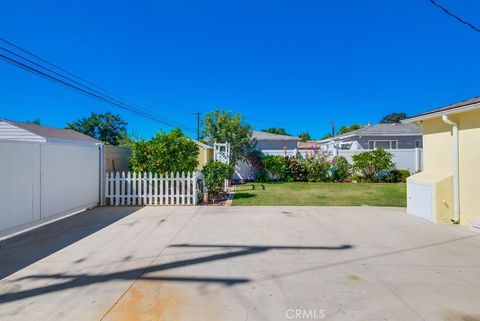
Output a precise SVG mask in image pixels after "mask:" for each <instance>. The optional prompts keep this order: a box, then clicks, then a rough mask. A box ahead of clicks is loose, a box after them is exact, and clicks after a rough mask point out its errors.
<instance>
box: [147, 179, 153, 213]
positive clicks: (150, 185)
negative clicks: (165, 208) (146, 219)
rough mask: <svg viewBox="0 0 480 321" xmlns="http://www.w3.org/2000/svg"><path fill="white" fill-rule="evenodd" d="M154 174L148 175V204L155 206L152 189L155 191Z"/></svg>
mask: <svg viewBox="0 0 480 321" xmlns="http://www.w3.org/2000/svg"><path fill="white" fill-rule="evenodd" d="M152 183H153V182H152V172H150V173H148V204H149V205H152V204H153V198H152V192H153V191H152V189H153V184H152Z"/></svg>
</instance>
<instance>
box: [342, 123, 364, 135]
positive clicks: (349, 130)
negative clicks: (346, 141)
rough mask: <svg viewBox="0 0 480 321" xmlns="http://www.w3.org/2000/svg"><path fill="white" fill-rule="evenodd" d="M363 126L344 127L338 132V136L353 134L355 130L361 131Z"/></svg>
mask: <svg viewBox="0 0 480 321" xmlns="http://www.w3.org/2000/svg"><path fill="white" fill-rule="evenodd" d="M362 127H363V126H361V125H358V124H352V125H350V126H342V127H340V129H339V130H338V131H337V135H343V134H346V133H349V132H353V131H354V130H357V129H360V128H362Z"/></svg>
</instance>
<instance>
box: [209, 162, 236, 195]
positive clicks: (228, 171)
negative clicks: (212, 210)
mask: <svg viewBox="0 0 480 321" xmlns="http://www.w3.org/2000/svg"><path fill="white" fill-rule="evenodd" d="M233 170H234V169H233V166H232V165H230V164H224V163H222V162H218V161H215V162H210V163H208V164H206V165H205V166H204V167H203V169H202V173H203V175H204V180H205V186H206V187H207V189H208V192H209V195H210V196H212V197H215V196H217V195H218V194H220V193H221V192H222V190H223V186H224V184H225V180H226V179H230V178H231V177H232V174H233Z"/></svg>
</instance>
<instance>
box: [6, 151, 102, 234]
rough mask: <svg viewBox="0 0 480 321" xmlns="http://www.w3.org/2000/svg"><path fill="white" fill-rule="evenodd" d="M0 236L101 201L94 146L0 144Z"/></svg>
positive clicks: (98, 155) (96, 156)
mask: <svg viewBox="0 0 480 321" xmlns="http://www.w3.org/2000/svg"><path fill="white" fill-rule="evenodd" d="M0 156H1V157H0V235H2V234H7V233H10V232H12V231H15V230H18V229H21V228H25V227H29V226H31V225H35V224H38V223H42V222H45V221H48V220H50V219H55V218H57V217H60V216H62V215H67V214H70V213H73V212H76V211H79V210H82V209H85V208H88V207H92V206H95V205H96V204H97V203H98V202H99V181H100V158H99V157H100V150H99V147H98V146H95V145H77V144H76V145H69V144H53V143H31V142H9V141H0Z"/></svg>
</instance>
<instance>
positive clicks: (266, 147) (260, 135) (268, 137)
mask: <svg viewBox="0 0 480 321" xmlns="http://www.w3.org/2000/svg"><path fill="white" fill-rule="evenodd" d="M252 139H253V140H254V142H255V143H256V145H255V149H256V150H259V151H262V152H263V153H265V154H275V155H293V154H294V152H295V150H296V149H297V143H298V142H300V141H301V138H299V137H295V136H287V135H277V134H271V133H266V132H262V131H256V130H254V131H253V133H252Z"/></svg>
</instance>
